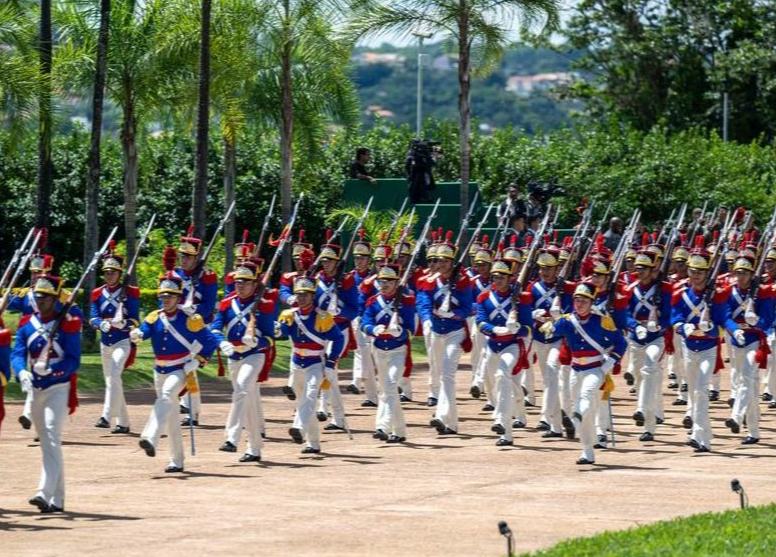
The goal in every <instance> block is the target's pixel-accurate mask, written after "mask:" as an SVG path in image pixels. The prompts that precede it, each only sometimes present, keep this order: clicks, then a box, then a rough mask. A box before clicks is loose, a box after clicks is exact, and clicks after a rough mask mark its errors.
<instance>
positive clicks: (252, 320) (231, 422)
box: [210, 261, 276, 462]
mask: <svg viewBox="0 0 776 557" xmlns="http://www.w3.org/2000/svg"><path fill="white" fill-rule="evenodd" d="M232 277H233V279H234V287H235V290H234V293H233V294H230V295H229V296H227V297H226V298H224V299H223V300H222V301H221V303H220V304H219V307H218V312H217V313H216V318H215V319H214V320H213V323H211V324H210V330H212V331H213V334H214V335H215V336H216V338H217V339H218V342H219V347H220V348H221V352H222V353H223V354H224V355H225V356H227V357H228V358H229V376H230V378H231V380H232V406H231V408H230V409H229V416H228V418H227V420H226V430H225V432H224V435H225V437H226V440H225V441H224V444H223V445H221V447H220V450H221V451H224V452H228V453H234V452H237V446H238V445H239V443H240V435H241V434H242V430H243V427H244V428H245V431H246V434H247V436H248V448H247V449H246V451H245V454H243V456H242V457H240V459H239V460H240V462H259V461H260V460H261V447H262V440H261V424H260V423H259V416H260V415H263V412H262V409H261V392H260V391H259V383H258V378H259V373H260V372H261V370H262V369H263V368H264V365H265V362H266V359H267V358H268V357H269V350H270V348H271V347H272V339H273V337H274V334H275V315H276V303H275V301H274V300H270V299H267V298H263V297H259V296H257V294H256V288H257V286H258V280H259V268H258V266H257V265H256V263H254V262H253V261H244V262H242V263H240V264H239V265H238V266H237V267H235V269H234V271H232Z"/></svg>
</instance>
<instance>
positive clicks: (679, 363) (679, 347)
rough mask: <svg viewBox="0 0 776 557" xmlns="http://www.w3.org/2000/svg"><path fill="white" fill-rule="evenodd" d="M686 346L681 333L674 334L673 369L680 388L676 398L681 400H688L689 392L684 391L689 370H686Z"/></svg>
mask: <svg viewBox="0 0 776 557" xmlns="http://www.w3.org/2000/svg"><path fill="white" fill-rule="evenodd" d="M684 352H685V346H684V342H683V341H682V339H681V337H679V335H675V336H674V358H673V362H674V364H673V366H674V367H673V370H674V373H675V374H676V382H677V383H678V384H679V388H678V389H677V391H676V398H677V399H679V400H687V393H686V392H684V393H683V392H682V383H683V382H684V383H686V382H687V372H686V371H685V370H684V366H685V361H684V360H685V356H684Z"/></svg>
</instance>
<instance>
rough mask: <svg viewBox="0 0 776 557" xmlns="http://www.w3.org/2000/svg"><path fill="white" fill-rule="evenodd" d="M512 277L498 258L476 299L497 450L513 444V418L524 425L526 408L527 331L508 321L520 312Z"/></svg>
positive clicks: (512, 321)
mask: <svg viewBox="0 0 776 557" xmlns="http://www.w3.org/2000/svg"><path fill="white" fill-rule="evenodd" d="M511 275H512V265H511V264H510V263H508V262H506V261H503V260H501V259H497V260H496V261H495V262H494V263H493V266H492V268H491V269H490V279H491V285H490V288H488V289H486V290H484V291H482V292H480V294H479V295H478V297H477V328H478V329H479V331H480V332H481V333H482V334H483V335H485V337H486V338H487V340H486V344H485V354H484V355H483V356H482V359H481V360H480V367H481V368H482V367H484V366H487V367H488V368H490V369H488V370H487V371H485V373H488V374H494V375H495V381H494V383H495V389H494V390H493V392H492V395H491V397H492V400H493V402H494V403H495V404H494V405H495V412H494V417H493V426H492V427H491V431H493V432H495V433H497V434H499V435H500V437H499V439H498V441H496V446H498V447H503V446H507V445H512V444H513V441H512V418H513V417H514V416H517V417H518V420H519V419H522V423H525V405H524V398H523V392H522V388H521V386H520V378H519V376H518V374H519V373H520V372H521V371H522V370H523V369H524V368H525V366H526V365H527V363H528V360H527V357H526V350H525V344H524V343H523V339H522V338H521V337H523V336H525V335H526V334H527V328H526V327H521V326H520V324H519V319H518V320H514V319H510V314H512V313H513V312H518V311H519V308H518V307H516V305H518V306H519V303H518V304H515V302H514V301H513V298H512V289H513V287H512V286H511V285H510V283H509V279H510V277H511ZM518 317H519V316H518ZM494 368H495V369H494ZM489 392H491V391H490V390H489Z"/></svg>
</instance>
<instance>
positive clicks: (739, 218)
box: [733, 207, 746, 222]
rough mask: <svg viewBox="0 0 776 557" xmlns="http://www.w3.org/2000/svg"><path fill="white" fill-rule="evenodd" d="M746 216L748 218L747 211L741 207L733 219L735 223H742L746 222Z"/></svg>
mask: <svg viewBox="0 0 776 557" xmlns="http://www.w3.org/2000/svg"><path fill="white" fill-rule="evenodd" d="M744 216H746V209H745V208H743V207H739V208H738V209H736V213H735V216H734V217H733V222H741V221H742V220H744Z"/></svg>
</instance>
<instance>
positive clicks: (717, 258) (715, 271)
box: [700, 211, 735, 323]
mask: <svg viewBox="0 0 776 557" xmlns="http://www.w3.org/2000/svg"><path fill="white" fill-rule="evenodd" d="M734 217H735V211H731V212H730V214H729V215H728V218H727V221H726V222H725V226H724V228H723V229H722V232H721V233H720V238H719V242H718V243H717V246H716V248H715V249H714V256H713V257H712V261H711V263H712V265H711V272H710V273H709V276H708V277H707V278H706V285H705V286H704V288H703V301H704V304H705V307H704V309H703V314H702V315H701V318H700V322H704V321H705V322H707V323H708V322H709V319H710V315H711V302H712V300H713V298H714V292H715V291H716V288H717V277H719V273H720V270H721V269H722V262H723V261H724V260H725V252H727V248H728V243H729V240H728V238H729V236H730V229H731V228H732V226H733V221H734Z"/></svg>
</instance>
